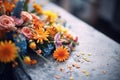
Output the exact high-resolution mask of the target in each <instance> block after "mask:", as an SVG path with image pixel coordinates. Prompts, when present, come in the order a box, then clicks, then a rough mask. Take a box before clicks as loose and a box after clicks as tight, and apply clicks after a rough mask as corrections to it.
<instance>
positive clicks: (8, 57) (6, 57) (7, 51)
mask: <svg viewBox="0 0 120 80" xmlns="http://www.w3.org/2000/svg"><path fill="white" fill-rule="evenodd" d="M17 51H18V48H17V47H16V46H15V44H14V43H12V41H5V42H2V41H1V42H0V62H4V63H8V62H11V61H14V60H15V59H16V57H17Z"/></svg>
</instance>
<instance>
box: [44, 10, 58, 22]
mask: <svg viewBox="0 0 120 80" xmlns="http://www.w3.org/2000/svg"><path fill="white" fill-rule="evenodd" d="M43 14H44V15H45V16H46V17H47V20H48V21H49V22H55V21H56V19H57V17H58V16H57V14H56V13H54V12H52V11H44V12H43Z"/></svg>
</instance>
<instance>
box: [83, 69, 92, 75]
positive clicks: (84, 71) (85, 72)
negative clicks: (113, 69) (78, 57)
mask: <svg viewBox="0 0 120 80" xmlns="http://www.w3.org/2000/svg"><path fill="white" fill-rule="evenodd" d="M82 73H84V74H85V75H86V76H89V75H90V73H89V72H88V71H87V70H82Z"/></svg>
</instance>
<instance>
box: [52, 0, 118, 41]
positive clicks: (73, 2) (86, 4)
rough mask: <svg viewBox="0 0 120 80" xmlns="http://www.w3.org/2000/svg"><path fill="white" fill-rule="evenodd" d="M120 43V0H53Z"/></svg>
mask: <svg viewBox="0 0 120 80" xmlns="http://www.w3.org/2000/svg"><path fill="white" fill-rule="evenodd" d="M51 1H52V2H54V3H55V4H57V5H59V6H61V7H62V8H64V9H65V10H67V11H68V12H69V13H71V14H73V15H74V16H76V17H77V18H80V19H81V20H83V21H85V22H86V23H88V24H89V25H91V26H93V27H94V28H96V29H97V30H99V31H101V32H102V33H104V34H105V35H107V36H109V37H110V38H111V39H113V40H115V41H117V42H118V43H120V0H51Z"/></svg>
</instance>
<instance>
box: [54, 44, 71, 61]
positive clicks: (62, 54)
mask: <svg viewBox="0 0 120 80" xmlns="http://www.w3.org/2000/svg"><path fill="white" fill-rule="evenodd" d="M53 58H55V59H56V60H57V61H60V62H62V61H65V60H66V59H68V58H69V52H68V50H67V48H64V47H63V46H61V47H58V48H57V49H56V50H55V51H54V53H53Z"/></svg>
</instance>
